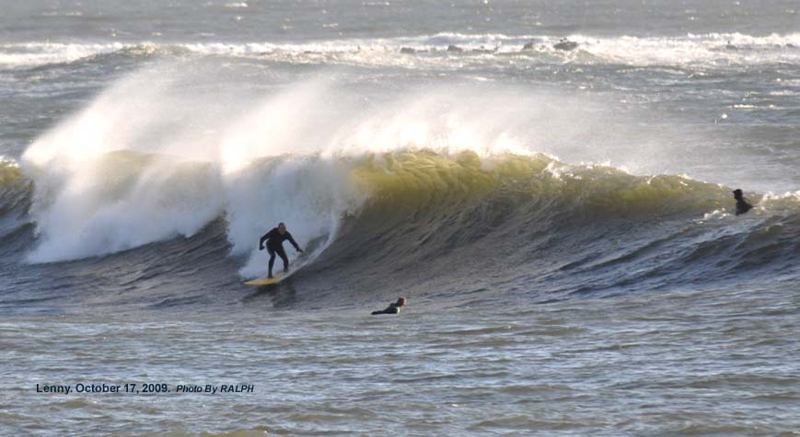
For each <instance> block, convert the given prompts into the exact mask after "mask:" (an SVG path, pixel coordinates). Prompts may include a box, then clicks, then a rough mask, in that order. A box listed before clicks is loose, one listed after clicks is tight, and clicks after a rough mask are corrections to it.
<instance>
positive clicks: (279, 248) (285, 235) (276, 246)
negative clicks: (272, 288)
mask: <svg viewBox="0 0 800 437" xmlns="http://www.w3.org/2000/svg"><path fill="white" fill-rule="evenodd" d="M285 240H289V242H290V243H292V246H294V249H295V250H296V251H298V252H302V251H303V249H301V248H300V246H298V245H297V242H296V241H294V238H292V234H290V233H289V231H287V230H286V225H285V224H283V223H279V224H278V227H277V228H273V229H272V230H271V231H269V232H267V233H266V234H264V236H263V237H261V240H260V241H259V242H258V250H264V241H266V242H267V251H268V252H269V276H268V277H269V278H270V279H272V266H273V265H275V255H276V254H277V255H280V257H281V259H282V260H283V271H284V272H286V271H288V270H289V257H287V256H286V251H285V250H283V242H284V241H285Z"/></svg>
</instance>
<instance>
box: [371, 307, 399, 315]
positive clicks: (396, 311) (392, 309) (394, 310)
mask: <svg viewBox="0 0 800 437" xmlns="http://www.w3.org/2000/svg"><path fill="white" fill-rule="evenodd" d="M378 314H400V307H398V306H396V305H395V304H391V305H389V308H386V309H385V310H382V311H373V312H372V315H373V316H377V315H378Z"/></svg>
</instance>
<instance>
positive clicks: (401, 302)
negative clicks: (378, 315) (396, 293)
mask: <svg viewBox="0 0 800 437" xmlns="http://www.w3.org/2000/svg"><path fill="white" fill-rule="evenodd" d="M394 306H396V307H404V306H406V298H404V297H399V298H397V302H395V303H394Z"/></svg>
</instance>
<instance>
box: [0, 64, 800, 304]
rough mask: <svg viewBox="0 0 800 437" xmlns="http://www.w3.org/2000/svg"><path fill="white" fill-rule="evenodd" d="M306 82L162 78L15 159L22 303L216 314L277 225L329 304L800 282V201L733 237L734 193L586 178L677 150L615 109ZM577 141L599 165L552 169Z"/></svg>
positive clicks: (8, 244)
mask: <svg viewBox="0 0 800 437" xmlns="http://www.w3.org/2000/svg"><path fill="white" fill-rule="evenodd" d="M292 68H293V67H291V68H289V73H288V74H284V73H281V72H280V71H279V72H277V73H275V74H274V75H273V76H271V79H272V80H273V81H272V82H268V83H266V84H264V85H263V87H262V89H259V91H258V92H254V91H253V88H252V86H251V85H250V84H247V83H245V84H244V85H243V86H241V87H236V86H235V84H236V83H237V82H238V81H239V79H240V77H239V75H238V74H241V73H242V70H229V69H226V68H220V67H219V66H218V65H215V64H214V63H210V62H207V61H206V60H199V61H197V60H188V61H186V60H184V61H181V62H173V63H157V64H155V65H153V66H150V67H147V68H143V69H141V70H139V71H137V72H136V73H133V74H130V75H126V76H123V77H122V78H120V79H119V80H117V81H116V82H115V83H114V84H112V85H111V86H109V87H108V88H106V89H105V90H104V91H102V92H101V93H100V94H99V95H98V96H97V97H96V98H94V99H93V100H92V101H91V102H89V103H88V104H87V105H85V106H84V107H83V108H81V109H79V110H77V111H76V112H75V113H74V114H73V115H71V116H69V117H67V118H65V119H63V120H62V121H61V122H60V123H59V124H58V125H56V126H55V127H53V128H52V129H50V130H49V131H47V132H46V133H45V134H43V135H41V136H40V137H39V138H37V139H36V140H35V141H34V142H33V143H32V144H31V145H30V146H29V147H28V148H27V149H26V150H25V152H24V153H23V154H22V156H21V157H20V158H19V159H18V160H12V159H8V160H5V161H3V167H2V174H0V178H1V179H0V182H2V189H3V191H2V193H0V195H2V199H0V206H2V210H0V212H2V222H0V224H1V225H2V227H0V230H2V232H3V237H2V238H3V239H4V249H3V252H2V256H1V257H0V258H2V260H3V263H5V264H6V265H9V266H16V267H14V268H13V269H11V271H10V273H8V275H11V276H10V277H13V279H9V281H11V282H10V283H11V284H12V285H11V286H10V287H11V288H14V287H18V288H19V289H20V290H23V289H25V287H30V286H31V284H32V283H35V284H37V285H39V286H45V287H48V285H47V284H44V285H42V284H39V282H38V281H41V280H42V279H41V278H50V279H47V281H50V282H51V283H50V284H49V287H50V288H49V289H51V290H52V293H51V294H52V296H50V295H48V296H50V297H47V296H46V297H45V298H48V299H49V298H52V299H74V298H75V297H74V296H72V294H71V293H73V292H74V293H79V294H80V293H85V296H84V297H83V298H82V299H90V300H91V302H95V303H98V304H118V303H120V302H129V303H131V304H133V305H144V306H148V307H157V308H160V307H169V306H173V305H184V304H198V303H202V304H207V303H208V302H209V299H211V300H213V299H215V298H214V297H212V296H216V295H217V294H218V291H219V290H220V289H230V288H231V287H234V288H235V287H239V286H238V285H237V284H238V283H239V282H240V281H241V280H242V279H243V278H250V277H255V276H260V275H264V274H265V273H266V259H265V258H266V256H265V253H264V252H261V251H259V250H258V247H257V242H258V238H259V236H261V235H262V234H263V233H264V232H265V231H267V230H268V229H270V228H271V227H273V226H275V225H276V224H277V223H278V222H286V223H287V224H288V225H289V229H290V231H291V232H292V233H293V235H294V236H295V238H297V239H298V241H300V242H301V244H302V245H303V246H304V247H305V248H306V251H305V254H303V255H302V256H298V254H296V253H293V252H292V251H291V250H290V251H289V252H290V257H291V259H292V262H297V263H302V264H303V268H302V269H301V270H300V271H299V272H298V273H297V274H296V275H294V276H293V277H292V278H291V280H290V281H291V283H292V284H303V290H309V291H308V293H309V294H308V296H315V299H325V298H326V297H327V298H330V299H337V296H336V295H335V293H334V290H342V289H345V290H349V291H348V293H349V294H348V295H347V298H348V299H349V298H356V297H357V296H363V297H367V296H372V297H374V296H376V295H383V294H386V295H394V294H397V293H398V292H401V293H404V294H419V295H428V296H436V297H437V298H440V299H444V300H447V299H453V300H455V301H456V302H463V301H465V300H466V301H471V300H485V299H492V298H497V299H500V298H502V299H513V298H515V297H516V296H524V297H525V298H528V299H530V298H534V299H535V300H537V301H542V302H545V301H548V300H551V299H562V298H567V297H570V296H581V295H584V294H590V295H597V294H609V293H623V292H630V291H639V290H656V289H674V288H681V287H695V288H696V287H703V286H705V284H713V285H715V286H718V285H719V284H724V283H727V282H728V281H729V282H730V283H731V284H736V283H741V282H754V281H759V280H763V279H764V278H767V277H770V278H781V279H779V280H793V278H796V277H797V267H796V266H797V263H796V260H797V256H798V252H799V251H800V249H798V245H797V243H796V242H795V236H796V235H797V234H798V231H800V229H799V228H798V226H800V223H799V220H800V216H798V195H797V194H792V193H788V194H786V195H782V196H780V195H773V194H769V193H768V194H765V195H761V194H757V195H753V196H752V197H753V200H754V202H755V203H756V204H757V208H756V209H755V210H754V211H753V212H751V213H750V214H748V215H747V216H744V217H742V218H734V217H733V216H731V209H732V207H733V202H732V200H731V194H730V189H729V188H727V187H724V186H722V185H719V184H713V183H707V182H701V181H696V180H693V179H691V178H689V177H688V176H676V175H669V174H661V175H656V176H642V175H634V174H631V173H629V172H628V171H626V170H624V169H621V168H616V167H614V166H612V165H610V164H602V165H596V164H585V163H582V164H570V163H569V161H572V162H581V161H583V162H586V161H588V162H603V160H602V158H603V157H604V156H605V155H604V154H605V153H607V152H608V151H609V149H608V148H606V147H598V146H603V145H609V144H617V145H619V144H622V145H623V146H624V147H630V148H627V149H626V148H623V149H621V150H623V151H628V150H629V151H630V155H631V156H636V154H638V156H644V155H646V154H648V153H653V152H654V151H657V152H658V153H663V152H664V150H665V149H664V148H663V147H661V144H659V143H654V142H653V140H648V142H647V143H646V144H632V141H631V139H630V138H647V137H648V136H647V135H645V133H646V132H635V131H632V128H630V127H627V128H625V129H618V127H617V126H619V125H620V123H621V122H620V120H626V122H625V123H623V124H625V126H636V125H637V124H636V123H635V121H636V120H637V118H636V117H634V116H630V115H626V114H622V115H619V114H614V108H613V107H610V108H605V107H604V106H602V105H600V104H598V102H597V101H595V100H592V99H591V98H588V97H586V96H579V97H576V96H574V95H568V94H564V93H559V92H556V91H552V90H547V89H542V90H536V91H535V92H532V91H530V89H526V92H524V93H520V92H519V88H517V87H505V86H498V85H496V84H490V85H486V86H481V85H476V83H475V82H473V81H468V82H466V83H458V82H455V83H453V82H448V83H441V82H435V83H433V84H431V85H429V86H420V87H418V88H417V89H413V88H412V89H409V88H407V87H400V88H399V89H392V88H391V87H386V86H380V87H375V88H374V89H372V88H368V89H367V90H366V91H365V90H364V84H363V83H358V84H354V83H353V82H350V81H349V80H350V78H351V76H349V75H341V76H337V75H336V74H326V75H321V74H319V73H318V72H315V73H313V74H304V75H301V77H300V78H299V79H298V78H297V73H296V72H295V71H294V70H293V69H292ZM231 71H235V72H236V73H237V74H231ZM244 71H245V73H246V72H247V71H248V70H246V69H245V70H244ZM269 71H272V70H269ZM260 74H263V73H260ZM259 77H261V76H259ZM354 87H356V88H357V91H356V92H353V90H352V89H353V88H354ZM220 89H223V90H225V92H220ZM620 117H622V118H620ZM626 117H630V118H626ZM576 119H579V120H580V123H576V122H575V120H576ZM632 134H635V135H632ZM559 143H569V144H584V146H581V147H578V146H572V147H562V150H564V151H566V152H567V153H568V156H570V157H572V158H573V159H569V160H561V159H558V158H556V157H555V156H553V155H551V154H549V153H543V152H550V151H551V150H552V149H549V148H548V147H552V145H553V144H559ZM634 143H635V142H634ZM626 144H627V146H625V145H626ZM622 154H623V155H624V154H625V153H622ZM575 157H577V158H579V159H574V158H575ZM639 169H640V170H641V167H640V168H639ZM654 173H655V172H654ZM655 174H658V173H655ZM331 284H336V285H335V287H333V286H332V285H331ZM63 287H68V288H69V289H70V290H72V291H71V292H70V293H68V294H67V295H66V296H62V295H60V294H59V292H58V290H59V289H61V288H63ZM75 290H85V291H75ZM70 296H71V297H70ZM79 301H80V299H79ZM9 302H11V303H10V304H9V305H12V306H13V302H14V301H13V300H12V301H9ZM70 302H71V301H70ZM82 302H85V300H84V301H82Z"/></svg>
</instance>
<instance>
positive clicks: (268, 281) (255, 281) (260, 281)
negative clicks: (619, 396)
mask: <svg viewBox="0 0 800 437" xmlns="http://www.w3.org/2000/svg"><path fill="white" fill-rule="evenodd" d="M280 280H281V277H280V276H275V277H274V278H272V279H267V278H260V279H253V280H252V281H247V282H245V283H244V285H255V286H257V287H260V286H262V285H272V284H277V283H278V282H280Z"/></svg>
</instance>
